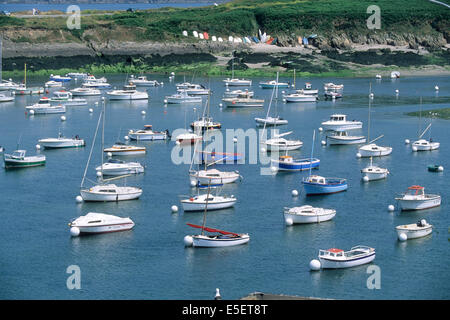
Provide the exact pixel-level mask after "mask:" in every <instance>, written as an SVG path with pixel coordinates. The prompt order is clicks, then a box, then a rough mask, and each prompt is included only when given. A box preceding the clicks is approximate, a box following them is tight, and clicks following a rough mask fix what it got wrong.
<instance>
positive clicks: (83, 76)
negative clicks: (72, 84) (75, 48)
mask: <svg viewBox="0 0 450 320" xmlns="http://www.w3.org/2000/svg"><path fill="white" fill-rule="evenodd" d="M87 76H88V74H87V73H82V72H69V73H66V77H70V78H72V79H75V80H78V79H86V78H87Z"/></svg>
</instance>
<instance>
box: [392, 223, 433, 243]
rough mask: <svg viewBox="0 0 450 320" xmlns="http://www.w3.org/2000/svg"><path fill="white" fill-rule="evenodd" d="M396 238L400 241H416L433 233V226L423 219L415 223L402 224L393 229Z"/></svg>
mask: <svg viewBox="0 0 450 320" xmlns="http://www.w3.org/2000/svg"><path fill="white" fill-rule="evenodd" d="M395 230H396V231H397V236H398V238H399V239H400V240H403V241H404V240H408V239H416V238H421V237H425V236H427V235H429V234H430V233H431V232H433V226H432V225H431V224H429V223H428V222H427V221H426V220H425V219H422V220H419V222H417V223H412V224H404V225H400V226H397V227H395Z"/></svg>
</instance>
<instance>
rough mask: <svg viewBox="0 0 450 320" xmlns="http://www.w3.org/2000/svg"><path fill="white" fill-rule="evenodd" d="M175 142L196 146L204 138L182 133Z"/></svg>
mask: <svg viewBox="0 0 450 320" xmlns="http://www.w3.org/2000/svg"><path fill="white" fill-rule="evenodd" d="M175 140H176V142H177V143H179V144H194V143H196V142H197V141H199V140H202V136H200V135H198V134H195V133H190V132H187V133H182V134H180V135H178V136H176V137H175Z"/></svg>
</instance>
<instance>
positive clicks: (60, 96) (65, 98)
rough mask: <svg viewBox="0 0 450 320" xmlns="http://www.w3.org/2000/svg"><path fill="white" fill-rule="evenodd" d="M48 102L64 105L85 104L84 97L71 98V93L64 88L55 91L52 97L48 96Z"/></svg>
mask: <svg viewBox="0 0 450 320" xmlns="http://www.w3.org/2000/svg"><path fill="white" fill-rule="evenodd" d="M50 103H57V104H62V105H65V106H85V105H87V101H86V99H80V98H75V99H74V98H72V93H71V92H69V91H65V90H60V91H56V92H54V93H53V97H51V98H50Z"/></svg>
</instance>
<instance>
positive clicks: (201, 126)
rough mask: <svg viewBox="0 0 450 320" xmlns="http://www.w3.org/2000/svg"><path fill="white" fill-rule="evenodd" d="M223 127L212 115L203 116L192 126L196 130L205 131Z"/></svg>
mask: <svg viewBox="0 0 450 320" xmlns="http://www.w3.org/2000/svg"><path fill="white" fill-rule="evenodd" d="M221 127H222V125H221V124H220V122H214V121H213V119H212V118H210V117H202V118H200V119H198V120H197V121H194V122H192V123H191V128H192V130H193V131H194V132H205V131H206V130H208V131H211V130H218V129H220V128H221Z"/></svg>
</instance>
